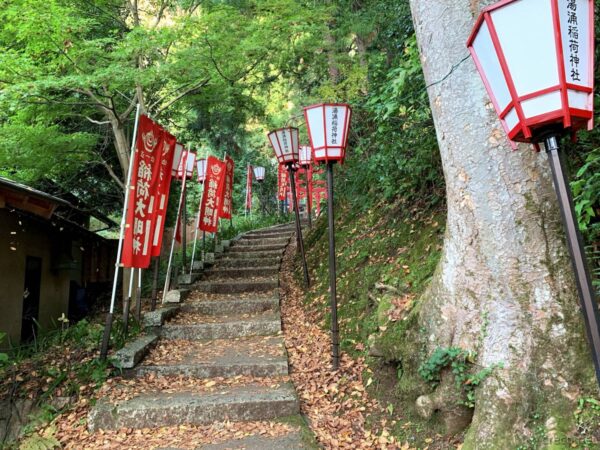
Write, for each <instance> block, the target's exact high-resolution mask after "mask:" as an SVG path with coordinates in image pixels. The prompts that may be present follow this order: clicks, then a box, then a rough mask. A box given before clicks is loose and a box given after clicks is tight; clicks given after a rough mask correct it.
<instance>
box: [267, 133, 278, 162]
mask: <svg viewBox="0 0 600 450" xmlns="http://www.w3.org/2000/svg"><path fill="white" fill-rule="evenodd" d="M269 141H270V142H271V145H272V146H273V150H275V155H276V156H277V157H278V158H279V157H280V156H281V147H279V141H278V140H277V133H275V132H273V133H269Z"/></svg>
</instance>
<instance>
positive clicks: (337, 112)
mask: <svg viewBox="0 0 600 450" xmlns="http://www.w3.org/2000/svg"><path fill="white" fill-rule="evenodd" d="M304 118H305V119H306V125H307V129H308V137H309V139H310V145H311V147H312V150H313V158H314V160H315V161H317V162H320V161H325V162H336V161H340V162H343V161H344V158H345V157H346V147H347V145H348V134H349V130H350V120H351V118H352V108H351V107H350V105H348V104H346V103H321V104H318V105H312V106H307V107H305V108H304Z"/></svg>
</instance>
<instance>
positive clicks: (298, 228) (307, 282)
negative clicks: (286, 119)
mask: <svg viewBox="0 0 600 450" xmlns="http://www.w3.org/2000/svg"><path fill="white" fill-rule="evenodd" d="M288 171H289V174H290V185H291V187H292V201H293V202H294V211H295V212H296V235H297V237H298V246H299V248H300V255H301V257H302V270H303V273H304V284H305V286H306V287H310V279H309V277H308V266H307V265H306V255H305V254H304V241H303V240H302V227H301V226H300V212H299V211H298V199H297V198H296V185H295V184H294V169H292V164H291V163H290V164H288Z"/></svg>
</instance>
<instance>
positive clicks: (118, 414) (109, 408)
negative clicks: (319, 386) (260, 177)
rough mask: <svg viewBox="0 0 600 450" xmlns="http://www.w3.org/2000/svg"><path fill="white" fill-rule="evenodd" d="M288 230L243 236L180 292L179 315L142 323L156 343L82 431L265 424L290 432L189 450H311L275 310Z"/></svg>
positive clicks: (166, 313) (165, 313)
mask: <svg viewBox="0 0 600 450" xmlns="http://www.w3.org/2000/svg"><path fill="white" fill-rule="evenodd" d="M293 231H294V230H293V227H292V226H291V225H283V226H276V227H271V228H267V229H262V230H256V231H252V232H249V233H247V234H245V235H243V236H242V237H241V238H240V239H238V240H236V241H234V242H233V243H232V245H231V247H230V248H229V249H228V250H227V251H226V252H225V253H223V254H222V255H221V257H219V258H217V260H216V262H215V264H214V266H213V267H212V268H210V269H207V270H205V271H204V273H203V274H202V276H201V278H200V280H199V281H197V282H195V283H194V284H192V285H190V286H189V288H190V292H189V295H188V298H187V300H186V302H185V303H184V304H183V305H182V306H181V307H179V308H177V307H175V308H174V307H168V308H163V309H162V310H161V311H158V312H155V313H153V314H152V316H148V317H147V320H146V325H148V326H151V327H152V328H151V329H152V330H154V333H158V336H159V338H158V342H157V343H156V345H155V347H154V348H153V349H152V350H151V351H150V352H149V353H148V354H147V355H146V356H145V357H144V359H143V360H142V361H141V363H140V364H137V365H136V366H135V367H134V368H132V369H130V370H128V371H127V374H128V375H129V376H130V377H131V378H130V379H124V380H121V381H120V382H118V383H117V384H114V383H113V385H112V386H110V389H108V390H105V392H106V396H105V397H104V398H102V399H100V400H99V401H98V402H97V404H96V406H95V407H94V408H93V410H92V411H91V413H90V414H89V417H88V427H89V429H90V431H92V432H102V430H115V429H122V428H126V429H142V428H157V427H167V426H186V425H206V424H213V423H215V422H224V423H229V422H238V421H244V422H245V421H265V428H266V429H267V430H268V428H269V423H279V424H280V423H287V424H290V426H289V427H286V428H284V432H283V433H279V434H277V433H276V435H273V433H256V434H253V435H242V436H237V435H235V436H231V439H230V440H226V441H224V442H223V441H221V442H217V443H213V444H210V445H204V446H198V447H196V448H198V449H200V448H202V449H213V450H217V449H242V448H243V449H281V450H286V449H290V450H291V449H307V448H315V446H314V444H313V443H312V439H311V437H310V432H308V429H307V428H306V426H305V425H303V424H304V421H303V419H302V418H301V417H300V416H299V414H300V410H299V402H298V398H297V396H296V392H295V389H294V387H293V385H292V384H291V382H290V380H289V377H288V360H287V353H286V349H285V345H284V340H283V336H282V330H281V316H280V311H279V288H278V286H279V275H278V274H279V268H280V264H281V257H282V255H283V252H284V250H285V247H286V246H287V244H288V243H289V241H290V239H291V238H292V236H293ZM193 278H195V277H192V279H193ZM174 309H177V312H176V313H175V312H174ZM163 321H164V324H163ZM161 324H162V326H158V325H161ZM149 340H151V339H149ZM153 344H154V343H153ZM137 359H138V360H139V359H140V356H139V354H138V357H137ZM132 365H133V364H132ZM279 428H281V427H279ZM190 446H191V447H188V448H194V446H193V443H190ZM154 448H160V447H154ZM166 449H167V447H164V448H163V450H166ZM169 449H170V450H174V449H173V448H171V447H169Z"/></svg>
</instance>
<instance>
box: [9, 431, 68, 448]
mask: <svg viewBox="0 0 600 450" xmlns="http://www.w3.org/2000/svg"><path fill="white" fill-rule="evenodd" d="M55 433H56V429H55V428H54V427H48V428H47V429H46V430H44V431H43V432H42V433H33V434H31V435H30V436H28V437H26V438H25V439H23V440H22V442H21V444H20V445H19V450H53V449H55V448H61V444H60V442H59V441H58V439H56V438H55V437H54V434H55Z"/></svg>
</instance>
